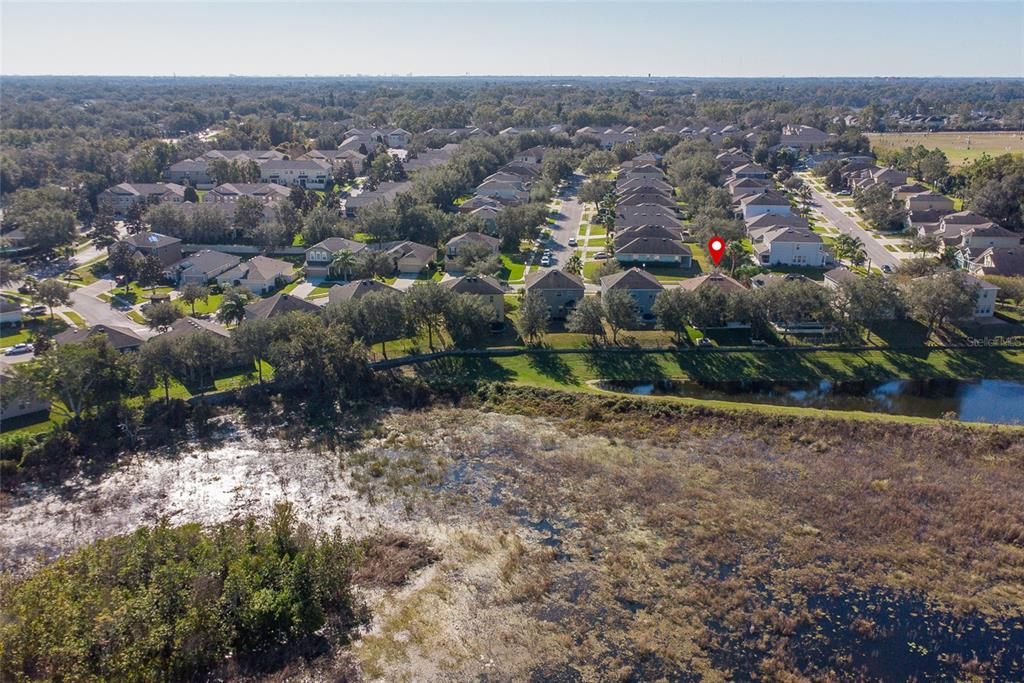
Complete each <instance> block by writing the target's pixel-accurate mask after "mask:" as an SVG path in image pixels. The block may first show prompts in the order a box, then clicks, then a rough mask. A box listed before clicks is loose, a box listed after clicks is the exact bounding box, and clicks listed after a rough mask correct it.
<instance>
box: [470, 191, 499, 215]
mask: <svg viewBox="0 0 1024 683" xmlns="http://www.w3.org/2000/svg"><path fill="white" fill-rule="evenodd" d="M485 206H487V207H491V208H494V209H497V210H498V211H501V209H503V208H505V207H504V204H502V203H501V202H499V201H498V200H497V199H495V198H494V197H481V196H480V195H474V196H472V197H470V198H469V199H467V200H466V201H464V202H462V203H461V204H459V213H470V212H471V211H475V210H476V209H481V208H483V207H485Z"/></svg>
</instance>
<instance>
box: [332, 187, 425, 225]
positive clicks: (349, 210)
mask: <svg viewBox="0 0 1024 683" xmlns="http://www.w3.org/2000/svg"><path fill="white" fill-rule="evenodd" d="M410 189H412V181H409V180H402V181H398V182H391V181H388V182H384V183H380V184H379V185H378V186H377V188H376V189H374V190H364V191H362V192H360V193H359V194H357V195H355V196H352V197H348V198H347V199H345V215H346V216H348V217H349V218H355V217H356V216H358V215H359V211H361V210H362V209H364V208H366V207H368V206H374V205H376V204H381V203H385V204H390V203H391V202H393V201H395V199H396V198H397V197H398V195H399V194H402V193H403V192H407V191H409V190H410Z"/></svg>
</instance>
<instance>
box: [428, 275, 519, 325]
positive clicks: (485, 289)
mask: <svg viewBox="0 0 1024 683" xmlns="http://www.w3.org/2000/svg"><path fill="white" fill-rule="evenodd" d="M441 285H442V286H443V287H446V288H447V289H449V290H451V291H452V292H454V293H455V294H470V295H472V296H477V297H480V298H481V300H482V301H483V302H484V303H486V304H487V305H488V307H490V309H491V310H492V311H493V312H494V316H493V320H494V322H496V323H500V322H503V321H504V320H505V288H504V287H502V286H501V283H500V282H498V281H497V280H495V279H494V278H493V277H488V276H487V275H463V276H462V277H456V278H449V279H447V280H443V281H442V282H441Z"/></svg>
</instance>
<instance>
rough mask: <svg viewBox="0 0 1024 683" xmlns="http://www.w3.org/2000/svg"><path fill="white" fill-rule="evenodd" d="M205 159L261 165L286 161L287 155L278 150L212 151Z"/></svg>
mask: <svg viewBox="0 0 1024 683" xmlns="http://www.w3.org/2000/svg"><path fill="white" fill-rule="evenodd" d="M203 158H204V159H208V160H210V161H215V160H217V159H222V160H224V161H232V162H236V163H241V162H245V161H252V162H254V163H257V164H259V163H261V162H264V161H270V160H272V159H284V158H285V154H284V152H278V151H277V150H276V149H211V150H210V151H209V152H206V153H205V154H203Z"/></svg>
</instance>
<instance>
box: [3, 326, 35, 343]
mask: <svg viewBox="0 0 1024 683" xmlns="http://www.w3.org/2000/svg"><path fill="white" fill-rule="evenodd" d="M31 336H32V333H31V332H30V331H29V329H28V328H27V327H20V328H19V327H13V326H10V327H9V326H7V325H4V326H3V327H0V347H6V346H14V345H15V344H22V343H24V342H27V341H28V340H29V338H30V337H31Z"/></svg>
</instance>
